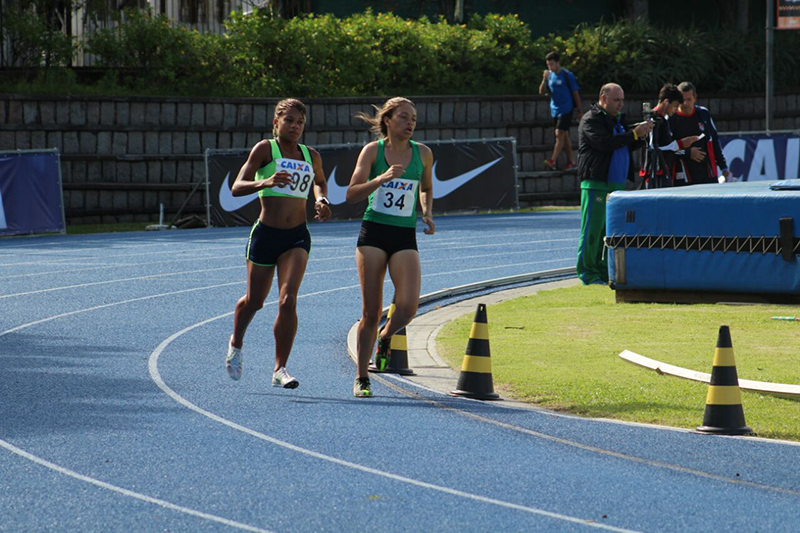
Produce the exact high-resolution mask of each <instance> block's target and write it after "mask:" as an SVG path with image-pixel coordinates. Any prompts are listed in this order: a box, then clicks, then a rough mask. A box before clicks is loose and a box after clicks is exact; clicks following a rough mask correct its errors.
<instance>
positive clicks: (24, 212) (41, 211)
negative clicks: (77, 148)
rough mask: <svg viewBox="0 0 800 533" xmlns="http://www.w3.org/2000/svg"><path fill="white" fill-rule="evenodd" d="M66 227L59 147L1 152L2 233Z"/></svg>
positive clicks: (64, 228) (36, 231)
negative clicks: (54, 148)
mask: <svg viewBox="0 0 800 533" xmlns="http://www.w3.org/2000/svg"><path fill="white" fill-rule="evenodd" d="M65 231H66V224H65V222H64V201H63V195H62V192H61V170H60V161H59V155H58V151H57V150H38V151H24V150H20V151H14V152H0V236H3V235H25V234H33V233H53V232H60V233H64V232H65Z"/></svg>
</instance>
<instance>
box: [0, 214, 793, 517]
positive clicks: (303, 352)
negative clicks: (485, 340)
mask: <svg viewBox="0 0 800 533" xmlns="http://www.w3.org/2000/svg"><path fill="white" fill-rule="evenodd" d="M436 222H437V233H436V235H435V236H433V237H428V236H425V235H422V233H421V232H420V234H419V244H420V252H421V258H422V271H423V285H422V292H423V293H430V292H433V291H437V290H440V289H444V288H448V287H453V286H457V285H463V284H466V283H472V282H478V281H482V280H488V279H494V278H499V277H504V276H511V275H516V274H522V273H526V272H533V271H542V270H550V269H555V268H563V267H570V266H573V265H574V264H575V258H576V253H577V239H578V233H579V225H580V223H579V213H577V212H575V211H571V212H554V213H537V214H524V215H522V214H520V215H495V216H481V217H441V218H438V219H437V221H436ZM358 228H359V225H358V223H357V222H340V223H327V224H314V225H312V226H311V231H312V235H313V239H314V244H313V248H312V253H311V259H310V261H309V266H308V270H307V273H306V276H305V280H304V283H303V286H302V288H301V292H300V299H299V301H298V313H299V317H300V328H299V332H298V335H297V340H296V342H295V347H294V350H293V353H292V356H291V358H290V360H289V365H288V368H289V371H290V372H291V373H292V374H293V375H294V376H295V377H297V378H298V379H299V380H300V387H299V388H298V389H295V390H284V389H275V388H272V387H271V386H270V378H271V371H272V361H273V351H272V350H273V340H272V322H273V320H274V318H275V311H276V309H275V294H271V295H270V297H269V298H268V300H267V305H266V306H265V308H264V309H263V310H262V311H261V312H260V313H259V315H257V316H256V318H255V320H254V321H253V323H252V325H251V327H250V329H249V331H248V334H247V337H246V339H245V345H244V353H245V364H244V375H243V377H242V380H241V381H239V382H234V381H232V380H230V379H229V378H228V376H227V374H226V372H225V369H224V356H225V348H226V343H227V340H228V337H229V335H230V333H231V328H232V321H233V319H232V310H233V306H234V304H235V302H236V301H237V300H238V298H239V297H240V296H241V295H242V294H243V291H244V289H245V266H244V249H245V242H246V238H247V234H248V228H226V229H209V230H189V231H173V232H159V233H155V232H154V233H128V234H117V235H88V236H70V237H65V236H47V237H36V238H24V239H5V240H0V364H1V365H2V366H0V531H56V530H68V531H126V532H127V531H228V530H231V531H233V530H237V529H241V530H247V531H281V532H283V531H287V532H288V531H365V530H367V531H585V530H591V529H598V528H600V529H610V530H614V531H621V530H635V531H656V530H658V531H686V530H691V531H724V530H743V531H768V530H773V531H781V530H783V531H788V530H796V529H797V528H798V524H800V475H799V474H798V470H797V466H796V465H797V464H800V447H797V446H793V445H790V444H786V443H779V442H766V441H763V440H758V439H746V438H728V437H713V436H705V435H698V434H693V433H689V432H682V431H675V430H669V429H662V428H652V427H644V426H634V425H628V424H618V423H611V422H604V421H597V420H585V419H579V418H574V417H565V416H561V415H557V414H555V413H549V412H544V411H535V410H517V409H510V408H507V407H503V406H502V405H501V404H500V403H481V402H476V401H471V400H465V399H460V398H451V397H445V396H442V395H439V394H437V393H434V392H430V391H427V390H424V389H419V388H417V387H416V386H414V385H412V384H410V383H408V382H405V381H403V380H396V379H388V380H381V381H377V380H374V381H373V390H374V393H375V397H374V398H371V399H356V398H353V397H352V380H353V374H354V365H353V363H352V361H351V360H350V358H349V357H348V354H347V346H346V335H347V332H348V330H349V329H350V327H351V326H352V325H353V323H354V322H355V321H356V320H358V318H359V315H360V306H361V303H360V293H359V288H358V279H357V276H356V271H355V260H354V246H355V241H356V238H357V234H358ZM390 299H391V285H390V284H388V283H387V285H386V295H385V302H387V303H388V301H390ZM424 311H425V309H422V310H421V312H424ZM610 364H616V362H614V363H610ZM620 364H622V363H620ZM700 411H701V410H700V409H699V410H698V412H699V413H700ZM698 416H700V415H698Z"/></svg>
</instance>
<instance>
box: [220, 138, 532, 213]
mask: <svg viewBox="0 0 800 533" xmlns="http://www.w3.org/2000/svg"><path fill="white" fill-rule="evenodd" d="M425 144H426V145H427V146H429V147H430V149H431V151H432V152H433V159H434V163H433V166H432V178H433V209H434V212H436V213H442V212H447V211H462V210H467V209H510V208H514V207H517V206H518V197H517V178H516V160H515V159H516V141H515V140H514V139H513V138H500V139H480V140H454V141H427V142H425ZM314 148H315V149H316V150H317V151H318V152H319V153H320V155H321V156H322V165H323V170H324V171H325V176H326V178H327V181H328V200H330V202H331V211H332V215H331V218H334V219H352V218H359V217H361V215H362V214H363V213H364V209H365V208H366V205H367V201H366V200H364V201H363V202H360V203H357V204H348V203H347V202H346V201H345V195H346V193H347V186H348V184H349V183H350V177H351V176H352V174H353V170H354V169H355V165H356V161H357V159H358V154H359V153H360V152H361V148H362V146H361V145H354V144H347V145H324V146H315V147H314ZM249 152H250V151H249V149H242V150H207V151H206V177H207V181H206V187H207V191H206V192H207V194H206V198H208V220H209V225H211V226H218V227H219V226H242V225H251V224H252V223H253V222H254V221H255V220H256V219H257V218H258V215H259V213H260V211H261V205H260V202H259V201H258V195H257V194H251V195H249V196H239V197H234V196H233V195H232V194H231V185H232V184H233V181H234V180H235V179H236V176H237V175H238V173H239V169H240V168H241V167H242V165H243V164H244V162H245V161H246V160H247V156H248V154H249ZM309 198H310V200H309V203H308V210H309V215H311V216H310V219H313V193H312V194H310V195H309ZM419 211H420V210H419V209H417V212H418V213H419Z"/></svg>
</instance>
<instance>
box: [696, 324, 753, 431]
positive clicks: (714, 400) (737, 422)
mask: <svg viewBox="0 0 800 533" xmlns="http://www.w3.org/2000/svg"><path fill="white" fill-rule="evenodd" d="M697 431H699V432H701V433H713V434H716V435H746V434H748V433H751V432H752V431H753V430H752V429H750V428H749V427H747V426H746V425H745V422H744V409H743V408H742V394H741V391H740V390H739V377H738V376H737V374H736V362H735V361H734V359H733V344H732V343H731V331H730V329H729V328H728V326H720V328H719V336H718V337H717V348H716V350H714V364H713V367H712V369H711V381H710V382H709V385H708V395H707V396H706V412H705V415H704V416H703V425H702V426H698V427H697Z"/></svg>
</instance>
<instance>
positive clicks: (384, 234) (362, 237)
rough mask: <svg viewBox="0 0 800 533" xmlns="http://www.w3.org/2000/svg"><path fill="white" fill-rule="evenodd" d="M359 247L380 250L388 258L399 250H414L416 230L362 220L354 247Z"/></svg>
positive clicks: (415, 246)
mask: <svg viewBox="0 0 800 533" xmlns="http://www.w3.org/2000/svg"><path fill="white" fill-rule="evenodd" d="M360 246H372V247H374V248H380V249H381V250H383V251H384V252H386V255H388V256H389V257H391V256H392V254H394V253H396V252H399V251H401V250H416V249H417V228H402V227H400V226H390V225H389V224H381V223H380V222H372V221H371V220H364V221H363V222H361V232H360V233H359V234H358V243H357V244H356V247H360Z"/></svg>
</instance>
